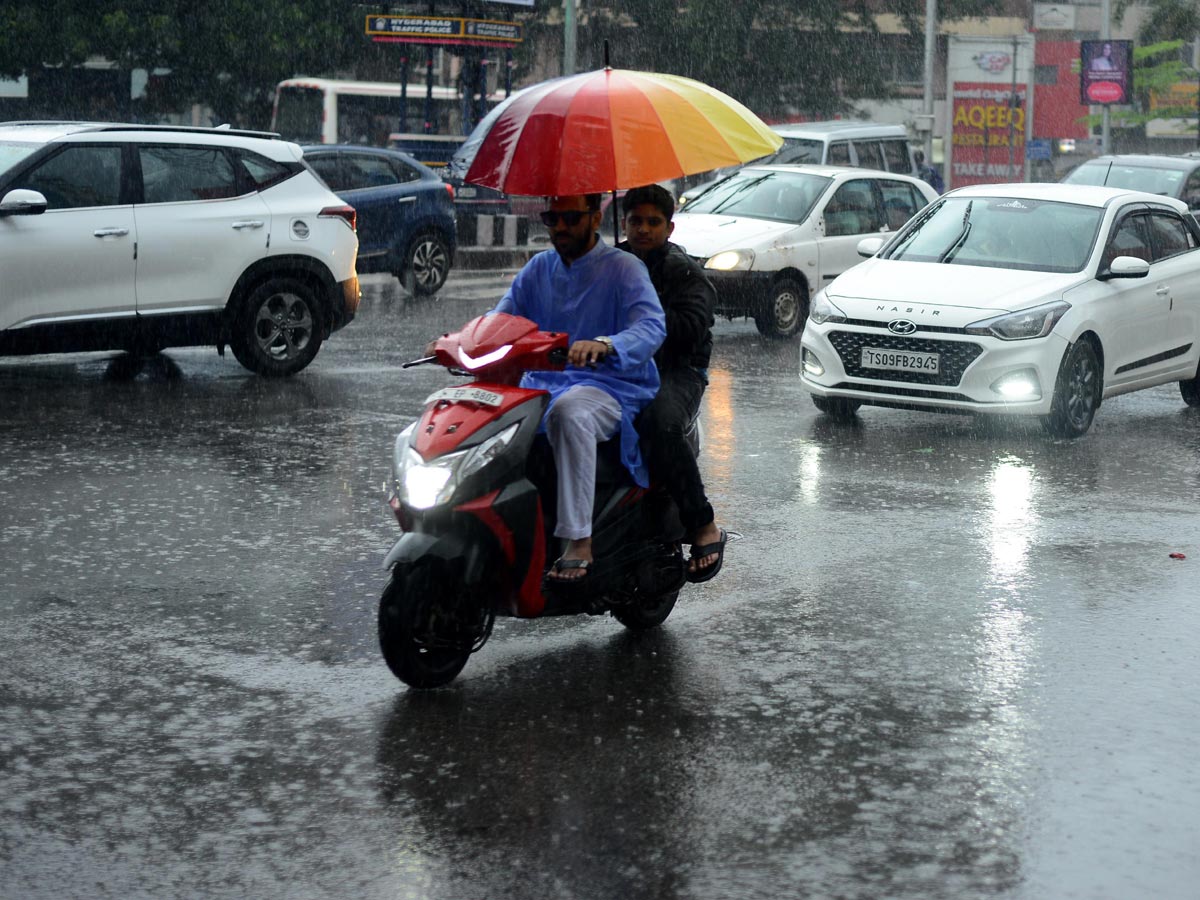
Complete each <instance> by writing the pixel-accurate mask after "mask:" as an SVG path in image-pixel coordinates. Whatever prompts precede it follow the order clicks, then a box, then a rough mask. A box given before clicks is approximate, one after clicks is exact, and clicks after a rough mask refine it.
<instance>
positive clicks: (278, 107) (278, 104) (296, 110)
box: [272, 87, 325, 144]
mask: <svg viewBox="0 0 1200 900" xmlns="http://www.w3.org/2000/svg"><path fill="white" fill-rule="evenodd" d="M323 102H324V91H322V90H321V89H320V88H310V87H280V89H279V91H278V93H277V95H276V99H275V124H274V125H273V126H272V127H273V128H274V130H275V131H278V132H279V135H280V137H282V138H283V139H284V140H288V141H296V142H297V143H301V144H319V143H321V121H322V120H323V119H324V118H325V117H324V115H323V114H322V110H321V106H322V103H323Z"/></svg>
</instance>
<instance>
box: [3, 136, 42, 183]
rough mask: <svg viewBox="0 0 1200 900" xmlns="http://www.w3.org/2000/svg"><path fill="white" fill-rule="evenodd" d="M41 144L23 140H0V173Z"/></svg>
mask: <svg viewBox="0 0 1200 900" xmlns="http://www.w3.org/2000/svg"><path fill="white" fill-rule="evenodd" d="M41 146H43V145H42V144H31V143H28V142H25V141H0V175H2V174H4V173H5V172H7V171H8V170H9V169H11V168H12V167H13V166H15V165H16V164H17V163H19V162H20V161H21V160H23V159H24V158H25V157H27V156H28V155H29V154H31V153H33V151H35V150H37V149H38V148H39V147H41Z"/></svg>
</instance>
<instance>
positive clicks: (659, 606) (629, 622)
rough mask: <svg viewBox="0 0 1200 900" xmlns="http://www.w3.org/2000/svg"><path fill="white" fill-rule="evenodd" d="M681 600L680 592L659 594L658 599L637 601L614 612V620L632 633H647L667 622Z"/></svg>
mask: <svg viewBox="0 0 1200 900" xmlns="http://www.w3.org/2000/svg"><path fill="white" fill-rule="evenodd" d="M678 599H679V591H670V592H668V593H666V594H659V595H658V596H657V597H646V598H645V599H638V600H635V601H634V602H633V603H630V604H629V605H628V606H621V607H618V608H616V609H614V610H613V611H612V614H613V618H614V619H616V620H617V621H618V622H620V623H621V624H622V625H624V626H625V627H626V628H628V629H630V630H631V631H646V630H647V629H650V628H657V627H658V626H659V625H661V624H662V623H663V622H665V621H667V616H669V615H670V614H671V610H673V609H674V608H675V601H676V600H678Z"/></svg>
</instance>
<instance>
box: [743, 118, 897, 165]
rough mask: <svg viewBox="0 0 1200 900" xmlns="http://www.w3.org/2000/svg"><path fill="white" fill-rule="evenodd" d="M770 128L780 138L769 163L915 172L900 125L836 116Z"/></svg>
mask: <svg viewBox="0 0 1200 900" xmlns="http://www.w3.org/2000/svg"><path fill="white" fill-rule="evenodd" d="M771 130H772V131H774V132H775V133H776V134H778V135H779V136H780V137H782V138H783V146H782V147H780V148H779V149H778V150H777V151H776V152H775V155H774V156H773V157H771V158H770V162H771V163H818V164H821V165H826V166H853V167H855V168H858V169H877V170H879V171H881V172H897V173H899V174H901V175H915V174H917V165H916V163H915V162H914V160H913V156H912V149H911V148H910V147H909V145H908V131H907V129H905V127H904V126H903V125H878V124H874V123H872V122H855V121H843V120H837V121H833V122H800V123H797V124H795V125H774V126H772V128H771ZM764 162H765V160H764Z"/></svg>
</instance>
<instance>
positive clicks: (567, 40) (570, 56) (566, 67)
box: [562, 0, 576, 75]
mask: <svg viewBox="0 0 1200 900" xmlns="http://www.w3.org/2000/svg"><path fill="white" fill-rule="evenodd" d="M575 3H576V0H563V70H562V73H563V74H564V75H574V74H575V31H576V25H575Z"/></svg>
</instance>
